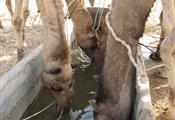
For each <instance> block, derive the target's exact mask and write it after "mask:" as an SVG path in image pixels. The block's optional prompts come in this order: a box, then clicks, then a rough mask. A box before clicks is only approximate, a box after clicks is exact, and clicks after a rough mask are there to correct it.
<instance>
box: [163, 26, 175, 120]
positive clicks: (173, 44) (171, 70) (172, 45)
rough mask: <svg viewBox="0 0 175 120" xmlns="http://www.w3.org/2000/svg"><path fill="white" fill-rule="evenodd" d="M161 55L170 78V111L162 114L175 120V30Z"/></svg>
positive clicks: (169, 36) (168, 37)
mask: <svg viewBox="0 0 175 120" xmlns="http://www.w3.org/2000/svg"><path fill="white" fill-rule="evenodd" d="M160 55H161V58H162V61H163V62H164V63H165V66H166V70H167V76H168V87H169V97H168V104H169V105H168V109H167V111H164V112H163V113H162V117H164V118H165V119H167V120H175V28H174V29H173V30H172V32H171V33H170V34H168V36H167V37H166V38H165V40H164V41H163V42H162V44H161V46H160Z"/></svg>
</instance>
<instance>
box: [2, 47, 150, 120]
mask: <svg viewBox="0 0 175 120" xmlns="http://www.w3.org/2000/svg"><path fill="white" fill-rule="evenodd" d="M142 58H143V57H142V53H141V50H140V47H139V48H138V59H137V63H138V64H139V66H140V67H141V68H142V69H143V71H144V72H145V65H144V63H143V62H142ZM42 70H43V58H42V45H40V46H39V47H37V48H36V49H35V50H34V51H33V52H32V53H31V54H29V55H28V56H27V57H25V58H24V59H22V60H21V61H20V62H19V63H17V64H16V65H15V66H14V67H13V68H12V69H11V70H10V71H9V72H7V73H6V74H4V75H3V76H2V77H1V78H0V83H1V84H0V109H1V113H0V119H1V120H18V119H20V118H21V116H22V115H23V112H24V111H25V110H26V109H27V107H28V106H29V105H30V104H31V103H32V101H33V100H34V98H35V97H36V96H37V94H38V92H39V90H40V88H41V87H42V83H41V80H40V75H41V73H42ZM136 81H137V83H136V90H137V100H136V103H135V109H134V113H133V114H134V120H153V116H152V109H153V108H152V104H151V97H150V89H149V80H148V77H147V76H144V77H142V78H141V77H140V75H139V74H138V72H137V79H136Z"/></svg>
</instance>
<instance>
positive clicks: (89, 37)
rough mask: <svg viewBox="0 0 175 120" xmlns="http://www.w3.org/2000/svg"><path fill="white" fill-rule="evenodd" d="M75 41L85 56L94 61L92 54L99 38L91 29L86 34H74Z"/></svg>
mask: <svg viewBox="0 0 175 120" xmlns="http://www.w3.org/2000/svg"><path fill="white" fill-rule="evenodd" d="M75 35H76V39H77V44H78V45H79V46H80V48H81V49H82V50H83V51H84V52H85V54H86V55H87V56H88V57H90V58H91V59H94V52H95V50H96V49H97V47H98V44H97V42H98V41H99V38H98V36H97V34H96V32H95V30H94V29H93V28H91V29H90V30H88V31H87V32H86V33H78V34H75Z"/></svg>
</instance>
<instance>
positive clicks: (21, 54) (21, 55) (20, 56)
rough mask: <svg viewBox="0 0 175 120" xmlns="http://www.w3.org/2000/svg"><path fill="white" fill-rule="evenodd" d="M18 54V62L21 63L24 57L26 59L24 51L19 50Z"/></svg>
mask: <svg viewBox="0 0 175 120" xmlns="http://www.w3.org/2000/svg"><path fill="white" fill-rule="evenodd" d="M17 53H18V61H20V60H21V59H22V58H23V57H24V55H25V54H24V49H23V48H21V49H17Z"/></svg>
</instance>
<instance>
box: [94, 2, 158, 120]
mask: <svg viewBox="0 0 175 120" xmlns="http://www.w3.org/2000/svg"><path fill="white" fill-rule="evenodd" d="M154 1H155V0H147V1H145V0H144V1H143V0H116V1H115V4H114V7H113V9H112V11H111V15H110V23H111V25H112V27H113V29H114V31H115V33H116V35H117V36H118V37H119V38H121V39H123V40H125V42H126V43H127V44H129V45H130V46H131V49H132V53H133V57H134V58H135V57H136V53H137V45H138V39H139V38H140V37H141V36H142V34H143V31H144V26H145V21H146V19H147V16H148V14H149V12H150V10H151V8H152V6H153V3H154ZM131 23H132V24H131ZM135 76H136V70H135V68H134V66H133V64H132V63H131V62H130V60H129V58H128V55H127V50H126V48H125V47H124V46H123V45H121V44H120V43H118V42H116V41H115V40H114V37H113V36H112V34H111V33H110V34H109V36H108V40H107V46H106V56H105V62H104V66H103V72H102V75H101V77H100V79H99V86H98V90H97V96H96V102H95V103H93V107H94V110H95V113H96V115H95V119H96V120H116V119H117V120H130V119H131V118H132V112H133V107H134V103H135V94H136V93H135Z"/></svg>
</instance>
